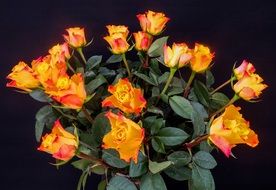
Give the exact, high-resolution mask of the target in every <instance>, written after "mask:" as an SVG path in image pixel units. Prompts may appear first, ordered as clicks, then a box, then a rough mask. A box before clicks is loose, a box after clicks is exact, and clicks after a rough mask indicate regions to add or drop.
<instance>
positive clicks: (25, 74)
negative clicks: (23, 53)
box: [7, 61, 40, 92]
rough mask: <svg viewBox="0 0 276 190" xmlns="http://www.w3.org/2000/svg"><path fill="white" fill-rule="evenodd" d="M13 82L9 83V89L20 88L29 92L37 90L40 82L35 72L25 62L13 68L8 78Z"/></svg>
mask: <svg viewBox="0 0 276 190" xmlns="http://www.w3.org/2000/svg"><path fill="white" fill-rule="evenodd" d="M7 79H9V80H11V81H10V82H8V83H7V87H14V88H18V89H21V90H24V91H27V92H30V91H32V89H34V88H37V87H38V86H39V85H40V82H39V80H38V78H37V75H36V74H35V73H34V71H33V70H32V69H31V68H30V67H29V66H28V65H27V64H26V63H24V62H23V61H20V62H19V63H18V64H17V65H16V66H14V67H13V69H12V72H11V73H10V74H9V75H8V76H7Z"/></svg>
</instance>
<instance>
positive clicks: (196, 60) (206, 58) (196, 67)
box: [190, 43, 214, 73]
mask: <svg viewBox="0 0 276 190" xmlns="http://www.w3.org/2000/svg"><path fill="white" fill-rule="evenodd" d="M213 58H214V53H211V52H210V49H209V48H208V47H206V46H204V45H201V44H198V43H196V44H195V48H194V49H193V50H192V58H191V61H190V66H191V69H192V70H193V71H194V72H196V73H201V72H204V71H205V70H206V69H208V67H209V65H210V63H211V62H212V60H213Z"/></svg>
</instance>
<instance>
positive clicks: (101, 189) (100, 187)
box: [98, 180, 107, 190]
mask: <svg viewBox="0 0 276 190" xmlns="http://www.w3.org/2000/svg"><path fill="white" fill-rule="evenodd" d="M106 185H107V184H106V180H102V181H101V182H100V183H99V184H98V190H105V188H106Z"/></svg>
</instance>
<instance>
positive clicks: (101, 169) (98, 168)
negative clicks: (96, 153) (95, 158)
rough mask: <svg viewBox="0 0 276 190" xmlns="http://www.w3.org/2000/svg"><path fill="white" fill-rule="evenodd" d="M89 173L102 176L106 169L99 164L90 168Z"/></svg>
mask: <svg viewBox="0 0 276 190" xmlns="http://www.w3.org/2000/svg"><path fill="white" fill-rule="evenodd" d="M91 171H92V172H93V173H95V174H98V175H104V174H105V172H106V168H105V167H104V166H103V165H101V164H95V165H93V166H92V167H91Z"/></svg>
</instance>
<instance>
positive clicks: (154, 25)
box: [137, 11, 169, 36]
mask: <svg viewBox="0 0 276 190" xmlns="http://www.w3.org/2000/svg"><path fill="white" fill-rule="evenodd" d="M137 18H138V20H139V22H140V26H141V28H142V30H143V31H144V32H148V33H149V34H151V35H153V36H156V35H158V34H160V33H161V32H162V31H163V30H164V28H165V26H166V23H167V22H168V21H169V18H168V17H166V16H165V14H164V13H157V12H153V11H148V12H146V13H145V14H138V15H137Z"/></svg>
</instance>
